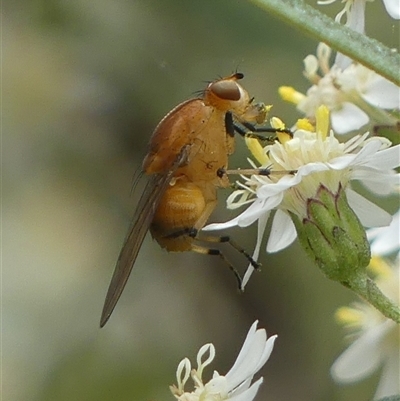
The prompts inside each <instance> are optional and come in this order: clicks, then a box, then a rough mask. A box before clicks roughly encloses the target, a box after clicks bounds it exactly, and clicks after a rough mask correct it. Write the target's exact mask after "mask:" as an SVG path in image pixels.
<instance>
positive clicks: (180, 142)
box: [100, 73, 266, 327]
mask: <svg viewBox="0 0 400 401" xmlns="http://www.w3.org/2000/svg"><path fill="white" fill-rule="evenodd" d="M242 78H243V74H240V73H235V74H233V75H231V76H229V77H226V78H223V79H219V80H216V81H214V82H211V83H210V84H209V85H208V86H207V87H206V89H205V90H204V92H203V94H202V96H201V97H199V98H194V99H190V100H187V101H186V102H183V103H181V104H180V105H178V106H177V107H175V108H174V109H173V110H172V111H170V112H169V113H168V114H167V115H166V116H165V117H164V118H163V119H162V120H161V122H160V123H159V124H158V126H157V127H156V129H155V131H154V133H153V135H152V137H151V139H150V144H149V150H148V153H147V155H146V157H145V159H144V161H143V165H142V168H143V171H144V173H145V174H146V175H148V182H147V184H146V187H145V190H144V192H143V194H142V196H141V198H140V200H139V204H138V206H137V209H136V212H135V214H134V217H133V222H132V225H131V228H130V231H129V234H128V236H127V238H126V240H125V242H124V245H123V247H122V249H121V252H120V255H119V258H118V261H117V265H116V267H115V271H114V274H113V276H112V279H111V283H110V286H109V288H108V292H107V296H106V299H105V303H104V308H103V312H102V315H101V320H100V327H103V326H104V325H105V324H106V322H107V321H108V319H109V317H110V315H111V313H112V311H113V310H114V308H115V305H116V304H117V302H118V300H119V298H120V296H121V294H122V291H123V289H124V287H125V284H126V282H127V280H128V277H129V274H130V272H131V270H132V268H133V265H134V263H135V260H136V257H137V255H138V252H139V249H140V247H141V245H142V242H143V240H144V237H145V235H146V233H147V231H148V229H150V232H151V234H152V236H153V238H155V239H156V240H157V242H158V243H159V244H160V246H161V247H162V248H165V249H166V250H167V251H173V252H183V251H194V252H199V253H207V254H214V255H219V256H221V257H223V255H222V254H221V252H220V251H219V250H218V249H209V248H207V247H204V246H200V245H198V244H197V242H198V241H199V240H202V241H206V242H207V241H208V242H229V243H231V245H233V246H234V247H235V248H236V249H238V250H239V251H240V252H242V253H243V254H244V255H245V256H246V257H247V258H248V259H249V260H250V262H251V263H252V264H253V265H255V266H256V267H257V263H256V262H254V261H253V260H252V259H251V257H250V256H249V255H248V254H247V253H246V252H244V251H243V250H242V249H240V248H239V247H238V246H237V245H236V244H234V243H232V241H231V240H230V239H229V238H228V237H221V238H219V237H207V238H203V239H199V238H198V236H197V234H198V232H199V231H200V230H201V228H203V227H204V225H205V224H206V222H207V220H208V218H209V216H210V214H211V212H212V211H213V210H214V208H215V207H216V204H217V189H218V188H225V187H228V186H229V185H230V183H229V179H228V176H227V174H224V171H226V169H227V167H228V156H229V155H230V154H232V153H233V151H234V133H235V131H238V132H239V133H241V134H244V132H245V130H243V129H240V128H239V127H238V124H237V123H241V124H243V125H244V126H245V127H248V126H251V124H254V123H262V122H263V121H264V120H265V115H266V111H265V110H266V109H265V107H264V105H263V104H258V103H257V104H255V103H253V99H252V98H250V96H249V94H248V93H247V91H246V90H245V89H244V88H243V87H242V86H241V85H240V84H239V83H238V80H240V79H242ZM223 258H224V257H223ZM231 268H232V267H231ZM232 269H233V268H232ZM233 270H234V269H233ZM235 273H236V271H235ZM236 274H237V273H236ZM237 276H238V275H237ZM238 278H239V277H238ZM239 279H240V278H239Z"/></svg>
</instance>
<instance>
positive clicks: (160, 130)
mask: <svg viewBox="0 0 400 401" xmlns="http://www.w3.org/2000/svg"><path fill="white" fill-rule="evenodd" d="M212 114H213V108H212V107H210V106H206V105H205V103H204V101H203V100H201V99H191V100H188V101H186V102H183V103H181V104H180V105H179V106H177V107H175V108H174V109H173V110H172V111H171V112H169V113H168V114H167V115H166V116H165V117H164V118H163V119H162V120H161V122H160V123H159V124H158V125H157V127H156V129H155V130H154V133H153V135H152V137H151V139H150V143H149V150H148V154H147V155H146V157H145V159H144V161H143V170H144V171H145V172H146V173H147V174H154V173H160V172H165V171H168V170H169V169H170V168H171V166H172V165H173V164H174V162H175V161H176V160H177V157H179V155H180V152H181V151H182V149H183V148H184V147H185V146H186V145H191V143H192V142H193V141H194V140H195V138H196V137H197V136H198V135H199V134H200V133H201V132H204V131H205V127H206V126H207V125H208V124H209V120H210V116H211V115H212ZM183 163H184V160H183V161H182V164H183Z"/></svg>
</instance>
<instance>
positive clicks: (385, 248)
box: [367, 210, 400, 256]
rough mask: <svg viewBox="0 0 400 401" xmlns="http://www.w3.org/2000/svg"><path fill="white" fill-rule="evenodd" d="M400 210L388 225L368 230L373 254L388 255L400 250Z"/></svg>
mask: <svg viewBox="0 0 400 401" xmlns="http://www.w3.org/2000/svg"><path fill="white" fill-rule="evenodd" d="M399 233H400V210H399V211H397V213H396V214H395V215H394V216H393V220H392V222H391V223H390V225H389V226H388V227H379V228H372V229H370V230H368V231H367V236H368V239H369V241H370V242H371V253H372V255H380V256H386V255H389V254H391V253H394V252H399V251H400V234H399Z"/></svg>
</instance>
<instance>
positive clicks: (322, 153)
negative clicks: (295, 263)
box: [204, 107, 400, 285]
mask: <svg viewBox="0 0 400 401" xmlns="http://www.w3.org/2000/svg"><path fill="white" fill-rule="evenodd" d="M272 125H273V126H275V127H276V128H277V129H279V128H283V124H282V123H281V122H280V121H278V120H276V119H275V120H272ZM328 127H329V112H328V111H327V109H326V108H325V107H320V108H319V110H318V112H317V120H316V126H315V127H314V126H312V125H311V124H310V123H309V122H308V121H304V120H303V121H300V122H298V124H297V127H296V129H295V130H294V132H293V137H292V138H290V137H289V136H288V135H287V134H282V135H281V136H280V140H279V141H276V142H274V143H273V144H269V145H267V146H265V147H264V148H262V147H261V145H260V144H259V142H258V141H257V140H256V139H248V143H249V147H250V150H251V151H252V153H253V155H254V157H255V158H256V159H257V161H258V163H259V164H260V166H259V167H261V168H269V169H270V170H271V174H269V175H268V176H265V175H259V174H257V167H258V166H257V165H256V164H255V163H252V166H253V167H254V168H255V174H253V175H251V176H249V177H247V176H244V177H243V180H244V182H238V186H239V187H240V189H238V190H236V191H235V192H233V193H232V194H231V195H230V197H229V198H228V207H229V208H231V209H234V208H237V207H240V206H243V205H250V206H249V207H248V208H247V209H246V210H245V211H244V212H242V213H241V214H240V215H238V216H237V217H235V218H234V219H232V220H230V221H228V222H225V223H220V224H218V223H217V224H210V225H208V226H206V227H205V228H204V229H205V230H219V229H225V228H228V227H232V226H236V225H237V226H239V227H246V226H249V225H250V224H252V223H254V222H255V221H258V233H259V235H258V239H257V245H256V249H255V253H254V257H255V258H257V257H258V253H259V250H260V244H261V238H262V236H263V233H264V229H265V226H266V222H267V220H268V218H270V216H271V212H272V211H273V210H274V211H275V214H274V215H273V222H272V228H271V233H270V235H269V238H268V243H267V252H277V251H279V250H281V249H283V248H285V247H287V246H289V245H290V244H291V243H292V242H293V241H294V240H295V238H296V237H297V235H298V234H299V232H298V231H299V226H296V225H295V223H296V222H297V221H300V224H308V223H309V222H310V221H311V220H312V217H313V211H312V210H311V208H312V206H313V205H315V202H317V203H318V202H320V200H318V201H317V200H316V201H315V202H313V201H312V200H313V199H317V198H318V197H319V196H320V195H321V191H324V192H326V191H327V192H329V193H331V194H332V196H333V198H334V202H336V206H337V199H338V197H339V195H340V193H341V192H343V191H344V193H345V195H346V198H347V202H348V204H349V205H350V207H351V209H352V210H354V212H355V213H356V215H357V216H358V219H359V221H360V222H361V224H362V225H363V226H365V227H379V226H386V225H388V224H389V223H390V221H391V216H390V215H389V214H388V213H387V212H386V211H384V210H383V209H382V208H380V207H379V206H377V205H376V204H374V203H372V202H370V201H369V200H367V199H366V198H365V197H364V196H362V195H360V194H359V193H357V192H356V191H354V190H353V189H352V186H351V183H352V181H359V182H361V183H363V184H364V186H365V187H366V188H368V190H370V191H371V192H373V193H375V194H377V195H381V196H382V195H389V194H391V193H393V191H394V189H395V186H396V184H397V183H398V174H396V172H395V171H394V170H393V169H394V168H396V167H397V166H399V165H400V160H399V149H400V147H399V146H393V147H391V146H390V145H391V143H390V142H389V141H388V140H387V139H386V138H383V137H382V138H381V137H372V138H369V137H368V134H367V133H366V134H363V135H356V136H354V137H353V138H351V139H350V140H348V141H347V142H344V143H343V142H339V140H338V139H337V138H336V137H335V136H334V134H333V131H329V129H328ZM335 197H336V198H335ZM335 199H336V200H335ZM314 217H315V216H314ZM324 223H325V222H323V223H322V224H324ZM312 224H313V226H314V225H315V223H312ZM353 224H356V225H357V224H358V223H357V221H356V219H353ZM296 229H297V230H296ZM367 264H368V262H367ZM251 272H252V267H251V266H250V267H249V269H248V271H247V273H246V275H245V278H244V281H243V285H245V284H246V282H247V281H248V278H249V277H250V274H251Z"/></svg>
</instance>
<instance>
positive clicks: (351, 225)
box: [292, 184, 371, 283]
mask: <svg viewBox="0 0 400 401" xmlns="http://www.w3.org/2000/svg"><path fill="white" fill-rule="evenodd" d="M292 217H293V221H294V223H295V225H296V230H297V234H298V237H299V240H300V243H301V245H302V246H303V248H304V249H305V250H306V252H307V253H308V254H309V255H310V257H311V258H313V259H314V260H315V262H316V264H317V265H318V266H319V267H320V268H321V270H322V271H323V272H324V273H325V274H326V275H327V276H328V277H329V278H330V279H332V280H335V281H339V282H341V283H348V282H350V281H354V279H356V278H357V276H359V275H361V276H363V277H364V276H365V269H366V267H367V266H368V264H369V261H370V259H371V253H370V246H369V243H368V241H367V237H366V234H365V229H364V228H363V226H362V225H361V223H360V221H359V219H358V217H357V216H356V214H355V213H354V212H353V210H352V209H351V208H350V206H349V205H348V203H347V199H346V194H345V192H344V190H343V188H342V186H341V185H339V189H338V191H337V193H333V192H331V191H330V190H329V189H327V188H326V187H325V186H324V185H322V184H321V185H320V186H319V188H318V190H317V193H316V195H315V197H313V198H310V199H308V200H307V217H305V218H303V220H300V219H299V217H298V216H295V215H292Z"/></svg>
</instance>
